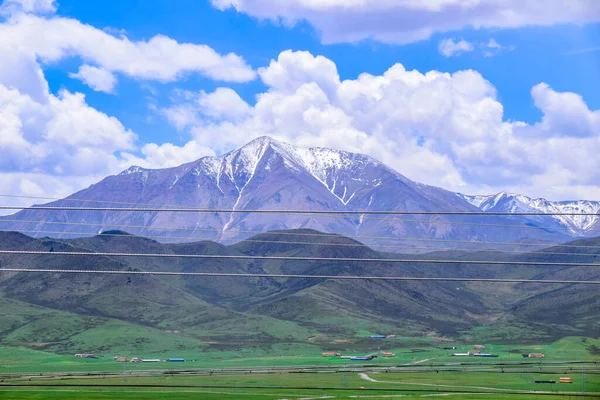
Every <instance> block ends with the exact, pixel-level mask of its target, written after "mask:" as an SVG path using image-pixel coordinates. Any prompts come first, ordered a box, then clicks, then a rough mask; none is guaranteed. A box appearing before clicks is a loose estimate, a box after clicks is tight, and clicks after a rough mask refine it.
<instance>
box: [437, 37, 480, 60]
mask: <svg viewBox="0 0 600 400" xmlns="http://www.w3.org/2000/svg"><path fill="white" fill-rule="evenodd" d="M473 50H474V47H473V45H472V44H471V43H469V42H467V41H466V40H464V39H461V40H459V41H457V42H455V41H454V39H452V38H446V39H443V40H442V41H441V42H440V44H439V45H438V51H439V52H440V54H441V55H443V56H444V57H452V56H459V55H461V54H462V53H467V52H470V51H473Z"/></svg>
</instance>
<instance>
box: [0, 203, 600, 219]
mask: <svg viewBox="0 0 600 400" xmlns="http://www.w3.org/2000/svg"><path fill="white" fill-rule="evenodd" d="M0 210H44V211H126V212H164V211H166V212H184V213H209V214H213V213H227V214H229V213H237V214H250V213H252V214H298V215H304V214H307V215H313V214H314V215H346V214H349V215H355V214H356V215H360V214H362V215H478V216H546V217H547V216H553V215H558V216H576V215H582V216H600V213H597V212H596V213H585V212H583V213H580V212H578V213H575V212H552V213H543V212H518V213H511V212H504V211H375V210H273V209H264V210H261V209H238V210H236V209H225V208H196V207H175V208H174V207H71V206H37V205H33V206H29V207H28V206H0Z"/></svg>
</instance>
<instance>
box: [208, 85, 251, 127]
mask: <svg viewBox="0 0 600 400" xmlns="http://www.w3.org/2000/svg"><path fill="white" fill-rule="evenodd" d="M198 104H199V105H200V108H201V110H202V113H203V114H204V115H206V116H209V117H213V118H216V119H222V118H226V119H232V120H237V119H239V118H243V117H244V116H246V115H248V114H249V113H250V106H249V105H248V103H246V102H245V101H244V100H243V99H242V98H241V97H240V96H239V95H238V94H237V93H236V92H235V91H234V90H232V89H229V88H224V87H220V88H217V89H216V90H215V91H214V92H212V93H206V92H204V91H202V92H201V93H200V97H199V98H198Z"/></svg>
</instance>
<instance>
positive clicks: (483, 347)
mask: <svg viewBox="0 0 600 400" xmlns="http://www.w3.org/2000/svg"><path fill="white" fill-rule="evenodd" d="M473 348H474V349H476V350H483V349H485V346H484V345H481V344H476V345H475V346H473Z"/></svg>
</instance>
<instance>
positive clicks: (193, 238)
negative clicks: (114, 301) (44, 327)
mask: <svg viewBox="0 0 600 400" xmlns="http://www.w3.org/2000/svg"><path fill="white" fill-rule="evenodd" d="M0 232H2V231H0ZM18 232H20V233H25V232H27V233H43V234H53V235H82V233H81V232H61V231H44V230H19V231H18ZM91 235H95V236H108V237H119V238H123V237H133V238H139V239H177V240H183V241H190V242H200V241H205V240H206V239H202V238H196V237H190V236H166V235H144V236H137V235H123V234H120V233H100V234H95V233H91ZM87 238H89V237H83V238H81V237H80V238H77V239H87ZM57 240H61V239H57ZM66 240H75V239H66ZM227 240H232V239H227ZM243 242H244V243H245V242H250V243H269V244H294V245H305V246H324V247H367V248H372V247H374V248H377V249H379V248H385V249H405V250H429V251H428V252H438V251H452V250H465V249H461V248H456V247H425V246H394V245H374V246H370V245H366V244H363V243H329V242H301V241H288V240H260V239H244V240H243ZM582 247H590V246H582ZM596 247H598V248H600V246H596ZM477 251H478V252H502V253H509V254H524V253H526V251H522V250H497V249H479V250H477ZM404 254H406V253H404ZM536 254H540V255H542V254H543V255H547V254H548V255H560V256H593V255H594V254H590V253H561V252H554V251H541V250H540V251H538V252H537V253H536Z"/></svg>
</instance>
